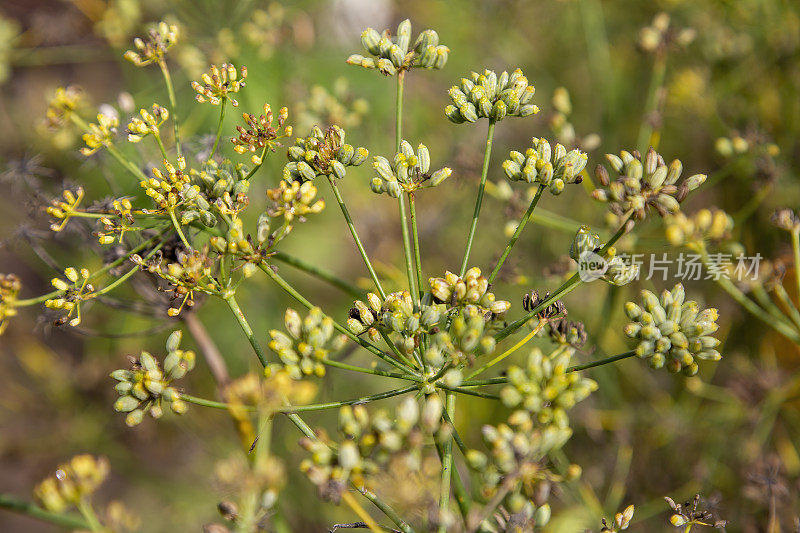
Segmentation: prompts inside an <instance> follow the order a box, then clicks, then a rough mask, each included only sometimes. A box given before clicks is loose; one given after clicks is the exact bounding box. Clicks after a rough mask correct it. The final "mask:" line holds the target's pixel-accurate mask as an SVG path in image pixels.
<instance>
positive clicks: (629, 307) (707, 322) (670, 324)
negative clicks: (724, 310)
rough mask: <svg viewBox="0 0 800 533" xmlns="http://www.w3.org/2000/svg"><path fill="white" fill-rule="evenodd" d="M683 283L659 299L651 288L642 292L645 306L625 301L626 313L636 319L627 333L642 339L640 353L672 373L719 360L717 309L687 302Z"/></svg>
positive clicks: (691, 370) (691, 371) (692, 372)
mask: <svg viewBox="0 0 800 533" xmlns="http://www.w3.org/2000/svg"><path fill="white" fill-rule="evenodd" d="M685 294H686V293H685V291H684V289H683V285H681V284H680V283H678V284H677V285H675V287H673V289H672V291H668V290H664V292H663V293H661V298H660V299H659V298H658V297H657V296H656V295H655V294H653V293H652V292H650V291H648V290H643V291H642V305H641V306H639V305H636V304H635V303H633V302H628V303H626V304H625V314H626V315H627V316H628V318H629V319H630V320H631V321H632V322H631V323H630V324H628V325H627V326H625V334H626V335H627V336H628V337H630V338H632V339H636V340H638V341H639V344H638V345H637V346H636V355H637V356H638V357H640V358H642V359H647V362H648V363H649V364H650V366H651V367H652V368H661V367H663V366H665V365H666V367H667V369H668V370H669V371H670V372H679V371H681V372H683V373H684V374H686V375H688V376H693V375H695V374H696V373H697V368H698V367H697V360H699V359H704V360H708V361H719V360H720V359H721V358H722V356H721V355H720V353H719V351H717V350H716V347H717V346H718V345H719V340H718V339H716V338H714V337H712V336H711V334H712V333H714V332H715V331H717V329H718V328H719V325H718V324H717V318H718V317H719V313H718V312H717V310H716V309H713V308H710V309H704V310H702V311H701V310H700V307H699V306H698V305H697V302H695V301H692V300H688V301H685Z"/></svg>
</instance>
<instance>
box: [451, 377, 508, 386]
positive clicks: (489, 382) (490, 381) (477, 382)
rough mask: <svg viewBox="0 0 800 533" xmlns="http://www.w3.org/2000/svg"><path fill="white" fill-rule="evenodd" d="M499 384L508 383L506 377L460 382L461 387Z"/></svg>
mask: <svg viewBox="0 0 800 533" xmlns="http://www.w3.org/2000/svg"><path fill="white" fill-rule="evenodd" d="M500 383H508V378H507V377H506V376H497V377H494V378H487V379H467V380H464V381H462V382H461V386H462V387H483V386H484V385H498V384H500Z"/></svg>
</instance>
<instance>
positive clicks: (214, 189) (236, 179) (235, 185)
mask: <svg viewBox="0 0 800 533" xmlns="http://www.w3.org/2000/svg"><path fill="white" fill-rule="evenodd" d="M189 175H190V176H191V183H192V185H191V187H184V188H183V190H182V196H183V199H184V201H185V202H186V203H187V204H189V205H191V206H192V207H193V208H195V209H193V210H187V211H184V212H183V220H184V222H183V223H184V224H188V223H189V222H192V221H194V220H197V219H200V220H201V221H202V222H203V224H205V225H206V226H209V227H213V226H214V225H216V216H215V215H214V213H212V212H211V211H210V210H209V209H210V204H215V206H216V208H217V209H218V210H220V211H223V212H227V211H231V210H233V211H236V210H237V209H236V208H237V206H240V207H241V206H246V205H247V204H248V203H249V200H248V198H247V192H248V191H249V190H250V180H249V179H247V177H246V176H245V175H244V174H243V169H242V166H241V165H234V164H233V163H231V162H230V161H229V160H227V159H226V160H224V161H223V162H221V163H219V162H217V161H215V160H213V159H212V160H209V161H206V162H205V163H203V164H202V165H201V167H200V170H195V169H191V170H190V171H189Z"/></svg>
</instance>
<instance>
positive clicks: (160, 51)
mask: <svg viewBox="0 0 800 533" xmlns="http://www.w3.org/2000/svg"><path fill="white" fill-rule="evenodd" d="M177 41H178V27H177V26H175V25H174V24H167V23H166V22H159V23H158V26H156V27H155V28H153V29H151V30H150V31H149V32H148V34H147V37H145V38H144V39H142V38H139V37H137V38H135V39H134V40H133V45H134V46H135V47H136V51H134V50H128V51H127V52H125V56H124V57H125V59H127V60H128V61H130V62H131V63H133V64H134V65H136V66H137V67H144V66H147V65H149V64H150V63H156V62H161V61H163V60H164V55H165V54H166V53H167V50H169V49H170V48H172V45H174V44H175V43H176V42H177Z"/></svg>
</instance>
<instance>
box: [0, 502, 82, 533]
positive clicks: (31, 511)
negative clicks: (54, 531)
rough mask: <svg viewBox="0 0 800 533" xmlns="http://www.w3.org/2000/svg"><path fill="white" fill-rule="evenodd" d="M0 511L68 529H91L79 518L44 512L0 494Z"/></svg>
mask: <svg viewBox="0 0 800 533" xmlns="http://www.w3.org/2000/svg"><path fill="white" fill-rule="evenodd" d="M0 509H5V510H7V511H11V512H14V513H19V514H23V515H25V516H29V517H30V518H35V519H37V520H44V521H45V522H50V523H51V524H55V525H57V526H62V527H65V528H70V529H89V528H90V527H91V526H90V525H89V524H88V523H87V522H86V520H84V519H83V518H81V517H80V516H77V515H74V514H62V513H53V512H50V511H46V510H44V509H42V508H41V507H39V506H38V505H36V504H33V503H31V502H26V501H24V500H18V499H17V498H14V497H13V496H9V495H7V494H0Z"/></svg>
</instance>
